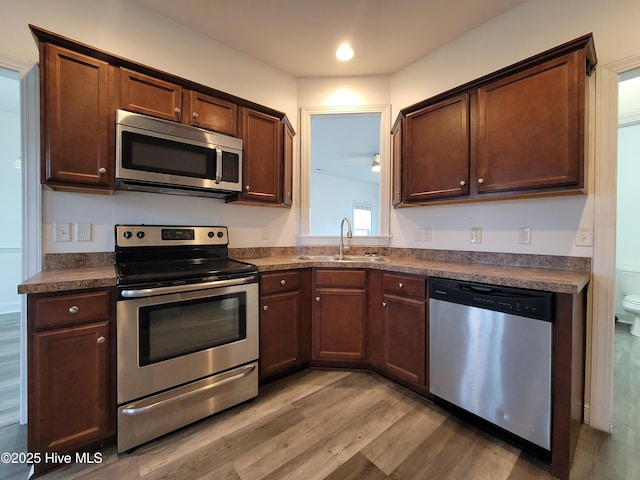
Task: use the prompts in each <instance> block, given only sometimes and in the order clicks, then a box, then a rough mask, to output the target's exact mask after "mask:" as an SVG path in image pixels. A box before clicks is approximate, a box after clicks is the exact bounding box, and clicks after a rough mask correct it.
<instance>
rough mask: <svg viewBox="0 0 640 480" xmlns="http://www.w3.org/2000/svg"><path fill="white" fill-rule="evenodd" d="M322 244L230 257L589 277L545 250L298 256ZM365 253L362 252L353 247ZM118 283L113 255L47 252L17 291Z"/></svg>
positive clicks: (269, 265) (502, 279)
mask: <svg viewBox="0 0 640 480" xmlns="http://www.w3.org/2000/svg"><path fill="white" fill-rule="evenodd" d="M325 250H326V249H324V248H314V249H311V250H310V249H295V248H293V247H280V248H267V249H230V251H229V253H230V256H231V257H232V258H237V259H240V260H243V261H246V262H250V263H253V264H255V265H257V267H258V271H259V272H270V271H277V270H291V269H296V268H309V267H313V266H315V267H331V268H370V269H378V270H386V271H391V272H401V273H410V274H416V275H424V276H430V277H441V278H451V279H456V280H467V281H471V282H478V283H488V284H492V285H502V286H509V287H519V288H529V289H534V290H543V291H548V292H555V293H569V294H574V293H579V292H580V291H582V289H583V288H584V287H585V286H586V285H587V283H588V282H589V279H590V259H589V258H582V257H557V256H544V255H518V254H504V253H486V252H455V251H433V250H410V249H393V248H386V249H378V252H377V253H379V254H381V255H384V256H385V257H386V259H387V260H386V261H384V262H369V261H367V262H346V263H342V262H330V261H324V262H318V261H311V260H303V261H300V260H295V259H294V258H295V257H296V256H297V255H300V254H305V255H326V254H328V253H329V254H335V252H334V251H333V250H335V249H333V250H331V251H330V252H329V251H325ZM350 253H352V254H354V253H361V252H350ZM115 284H116V274H115V270H114V267H113V254H112V253H109V252H98V253H95V254H94V253H90V254H84V253H81V254H48V255H47V256H46V258H45V270H43V271H42V272H40V273H38V274H36V275H34V276H33V277H31V278H28V279H27V280H25V281H24V282H22V283H21V284H20V285H18V293H23V294H34V293H48V292H63V291H67V290H79V289H85V288H98V287H111V286H115Z"/></svg>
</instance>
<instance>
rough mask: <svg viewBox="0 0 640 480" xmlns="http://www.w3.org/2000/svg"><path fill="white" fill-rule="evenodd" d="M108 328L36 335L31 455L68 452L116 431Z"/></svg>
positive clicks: (92, 326) (31, 375) (31, 392)
mask: <svg viewBox="0 0 640 480" xmlns="http://www.w3.org/2000/svg"><path fill="white" fill-rule="evenodd" d="M108 325H109V322H108V321H105V322H100V323H91V324H88V325H84V326H79V327H71V328H64V329H56V330H50V331H46V332H38V333H32V334H31V335H30V337H29V338H30V356H29V432H28V433H29V451H30V452H45V451H51V452H67V451H71V450H73V449H76V448H81V447H83V446H86V445H88V444H90V443H92V442H96V441H99V440H102V439H103V438H105V437H107V436H108V434H109V433H110V432H109V418H110V417H109V413H110V412H109V411H110V405H109V398H110V395H109V326H108Z"/></svg>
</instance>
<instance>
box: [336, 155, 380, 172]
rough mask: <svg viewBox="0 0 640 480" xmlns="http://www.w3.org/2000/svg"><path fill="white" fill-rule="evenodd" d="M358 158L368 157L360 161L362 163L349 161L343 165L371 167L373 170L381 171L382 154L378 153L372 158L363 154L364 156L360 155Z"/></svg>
mask: <svg viewBox="0 0 640 480" xmlns="http://www.w3.org/2000/svg"><path fill="white" fill-rule="evenodd" d="M358 158H362V159H363V160H364V159H366V161H363V162H360V163H347V164H345V165H343V167H367V166H368V167H371V171H372V172H379V171H380V154H379V153H376V154H375V155H374V156H373V159H372V160H369V157H368V156H366V157H365V156H363V157H358Z"/></svg>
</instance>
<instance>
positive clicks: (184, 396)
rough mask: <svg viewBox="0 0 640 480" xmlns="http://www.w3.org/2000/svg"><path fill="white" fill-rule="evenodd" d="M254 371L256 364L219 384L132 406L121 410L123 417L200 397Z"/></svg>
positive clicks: (248, 366)
mask: <svg viewBox="0 0 640 480" xmlns="http://www.w3.org/2000/svg"><path fill="white" fill-rule="evenodd" d="M255 369H256V364H255V363H254V364H251V365H247V366H246V367H244V369H243V370H242V371H241V372H239V373H236V374H235V375H232V376H231V377H227V378H225V379H223V380H220V381H219V382H215V383H212V384H210V385H204V386H203V387H200V388H196V389H195V390H191V391H190V392H185V393H183V394H181V395H176V396H175V397H171V398H167V399H165V400H160V401H158V402H154V403H150V404H149V405H143V406H141V407H136V404H135V403H134V404H132V405H130V406H127V407H125V408H123V409H122V414H123V415H128V416H133V415H142V414H144V413H150V412H152V411H153V410H156V409H158V408H162V407H166V406H167V405H170V404H172V403H176V402H181V401H183V400H187V399H189V398H191V397H194V396H196V395H200V394H202V393H206V392H208V391H209V390H213V389H214V388H220V387H222V386H223V385H226V384H228V383H231V382H234V381H236V380H239V379H240V378H242V377H246V376H247V375H251V374H252V373H253V371H254V370H255Z"/></svg>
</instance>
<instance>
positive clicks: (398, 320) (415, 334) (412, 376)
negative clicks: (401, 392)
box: [382, 294, 426, 387]
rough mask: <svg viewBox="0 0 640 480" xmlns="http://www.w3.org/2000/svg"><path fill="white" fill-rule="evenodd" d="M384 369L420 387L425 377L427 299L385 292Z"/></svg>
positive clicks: (383, 303) (383, 301)
mask: <svg viewBox="0 0 640 480" xmlns="http://www.w3.org/2000/svg"><path fill="white" fill-rule="evenodd" d="M382 307H383V308H382V312H383V313H382V319H383V321H382V323H383V328H384V368H385V370H386V371H387V372H388V373H390V374H392V375H394V376H397V377H400V378H402V379H404V380H406V381H408V382H411V383H413V384H415V385H417V386H420V387H424V385H425V379H426V325H425V323H426V317H425V315H426V311H425V300H424V299H422V300H420V299H415V298H404V297H400V296H397V295H388V294H385V295H384V297H383V300H382Z"/></svg>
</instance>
